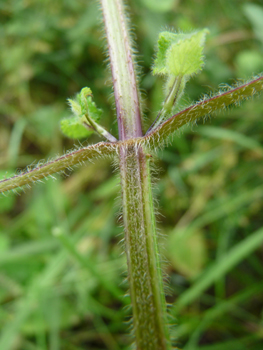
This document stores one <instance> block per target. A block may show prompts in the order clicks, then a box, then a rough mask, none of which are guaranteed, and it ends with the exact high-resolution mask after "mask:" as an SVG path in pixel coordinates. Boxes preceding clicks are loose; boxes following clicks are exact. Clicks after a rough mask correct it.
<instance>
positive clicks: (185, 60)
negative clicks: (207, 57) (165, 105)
mask: <svg viewBox="0 0 263 350" xmlns="http://www.w3.org/2000/svg"><path fill="white" fill-rule="evenodd" d="M207 33H208V30H207V29H203V30H201V31H198V32H194V33H191V34H176V33H170V32H162V33H160V35H159V40H158V53H157V56H156V59H155V62H154V67H153V74H164V75H171V74H172V75H175V76H179V75H180V76H185V75H189V76H190V75H192V74H195V73H197V72H198V71H199V70H201V68H202V66H203V63H204V62H203V55H202V51H203V46H204V41H205V36H206V34H207Z"/></svg>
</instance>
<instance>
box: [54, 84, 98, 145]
mask: <svg viewBox="0 0 263 350" xmlns="http://www.w3.org/2000/svg"><path fill="white" fill-rule="evenodd" d="M68 102H69V105H70V108H71V111H72V112H73V114H74V115H75V117H73V118H68V119H63V120H62V121H61V122H60V126H61V130H62V132H63V134H64V135H66V136H68V137H71V138H76V139H80V138H84V137H88V136H90V135H91V134H92V133H93V132H94V131H95V130H94V125H93V124H94V123H92V121H95V122H97V121H98V120H99V119H100V117H101V114H102V110H101V109H98V108H97V107H96V104H95V102H94V101H93V100H92V91H91V89H90V88H88V87H84V88H83V89H81V91H80V93H79V94H77V96H76V98H75V99H70V98H69V99H68ZM84 125H86V126H91V128H90V129H87V128H86V126H84Z"/></svg>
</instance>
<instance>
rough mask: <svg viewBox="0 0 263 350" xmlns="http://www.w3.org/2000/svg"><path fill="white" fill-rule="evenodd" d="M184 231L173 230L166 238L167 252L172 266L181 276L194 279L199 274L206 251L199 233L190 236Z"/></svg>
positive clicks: (205, 257)
mask: <svg viewBox="0 0 263 350" xmlns="http://www.w3.org/2000/svg"><path fill="white" fill-rule="evenodd" d="M184 233H185V232H184V230H183V229H181V230H174V231H173V232H172V233H171V234H170V235H169V238H168V241H167V243H168V244H167V250H168V255H169V259H170V261H171V263H172V265H173V266H174V267H175V268H176V269H177V270H178V271H179V272H181V273H182V274H184V275H185V276H187V277H189V278H194V277H196V276H197V275H199V274H200V272H201V271H202V268H203V266H204V263H205V261H206V259H207V250H206V244H205V240H204V237H203V235H202V233H201V232H198V231H195V232H193V233H192V234H191V235H186V234H184Z"/></svg>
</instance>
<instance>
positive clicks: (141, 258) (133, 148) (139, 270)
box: [101, 0, 171, 350]
mask: <svg viewBox="0 0 263 350" xmlns="http://www.w3.org/2000/svg"><path fill="white" fill-rule="evenodd" d="M101 5H102V10H103V17H104V23H105V28H106V35H107V40H108V49H109V56H110V63H111V71H112V79H113V86H114V95H115V103H116V110H117V118H118V126H119V136H120V139H121V140H127V139H131V138H133V139H134V138H136V137H141V136H142V128H141V116H140V104H139V96H138V87H137V79H136V74H135V71H134V65H133V61H132V49H131V46H130V40H129V36H128V30H127V24H126V20H125V16H124V11H123V4H122V0H101ZM119 161H120V174H121V186H122V202H123V222H124V228H125V245H126V253H127V262H128V279H129V286H130V294H131V301H132V311H133V326H134V333H135V340H136V347H137V350H168V349H171V347H170V341H169V334H168V330H167V322H166V305H165V299H164V293H163V282H162V274H161V271H160V266H159V265H160V264H159V256H158V249H157V243H156V227H155V217H154V211H153V201H152V190H151V180H150V170H149V162H148V160H147V156H146V154H145V150H144V149H143V148H142V146H140V145H138V144H136V142H135V140H134V142H133V143H131V144H130V145H129V146H121V147H120V156H119Z"/></svg>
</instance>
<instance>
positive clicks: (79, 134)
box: [60, 117, 93, 139]
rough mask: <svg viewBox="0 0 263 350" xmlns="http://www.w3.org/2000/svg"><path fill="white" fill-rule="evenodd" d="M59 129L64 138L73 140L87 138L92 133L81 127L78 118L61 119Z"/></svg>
mask: <svg viewBox="0 0 263 350" xmlns="http://www.w3.org/2000/svg"><path fill="white" fill-rule="evenodd" d="M60 127H61V131H62V132H63V134H64V135H65V136H67V137H70V138H74V139H81V138H84V137H88V136H90V135H91V134H92V133H93V130H92V129H90V130H88V129H86V128H85V126H83V125H82V123H81V119H80V118H79V117H72V118H67V119H62V120H61V121H60Z"/></svg>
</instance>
